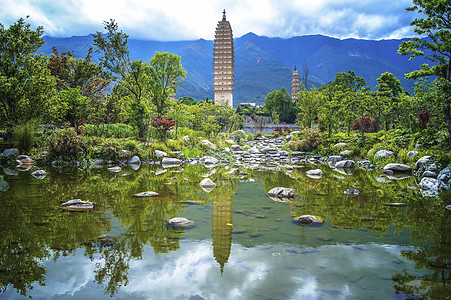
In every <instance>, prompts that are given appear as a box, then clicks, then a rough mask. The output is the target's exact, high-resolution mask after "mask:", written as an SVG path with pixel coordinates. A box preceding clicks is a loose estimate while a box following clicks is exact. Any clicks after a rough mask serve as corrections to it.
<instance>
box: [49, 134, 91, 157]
mask: <svg viewBox="0 0 451 300" xmlns="http://www.w3.org/2000/svg"><path fill="white" fill-rule="evenodd" d="M46 146H47V149H48V153H49V157H50V158H54V159H58V160H72V159H76V158H78V157H80V156H81V155H82V154H83V153H85V152H86V145H85V142H84V141H83V138H82V137H81V136H79V135H77V133H76V132H75V130H74V129H72V128H70V129H61V130H57V131H54V132H53V133H52V134H51V135H50V136H48V137H47V139H46Z"/></svg>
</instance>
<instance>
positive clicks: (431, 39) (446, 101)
mask: <svg viewBox="0 0 451 300" xmlns="http://www.w3.org/2000/svg"><path fill="white" fill-rule="evenodd" d="M413 4H414V5H413V6H412V7H408V8H406V10H407V11H410V12H417V13H419V14H420V16H421V17H419V18H416V19H415V20H413V21H412V22H411V23H410V25H411V26H415V29H414V32H415V33H416V34H418V35H419V37H414V38H413V39H411V40H410V41H405V42H403V43H402V44H401V45H400V46H399V50H398V53H399V54H401V55H410V59H414V58H416V57H418V56H420V57H424V58H425V59H427V60H429V61H430V62H432V63H433V65H432V66H429V65H428V64H423V65H422V66H421V68H420V70H416V71H413V72H410V73H408V74H407V75H406V78H414V79H415V78H419V77H423V76H430V75H434V76H437V78H438V81H437V84H438V86H439V88H440V89H441V90H442V99H441V102H442V103H443V113H444V119H445V122H446V124H447V125H448V132H449V138H448V142H449V144H450V145H451V116H450V105H451V82H450V81H451V31H450V30H451V3H450V1H449V0H413Z"/></svg>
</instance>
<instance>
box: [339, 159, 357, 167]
mask: <svg viewBox="0 0 451 300" xmlns="http://www.w3.org/2000/svg"><path fill="white" fill-rule="evenodd" d="M354 165H355V162H354V161H353V160H340V161H339V162H337V163H336V164H335V167H336V168H343V169H344V168H354Z"/></svg>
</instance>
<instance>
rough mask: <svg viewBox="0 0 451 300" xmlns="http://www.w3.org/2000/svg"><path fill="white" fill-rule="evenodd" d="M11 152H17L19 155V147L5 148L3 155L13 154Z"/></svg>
mask: <svg viewBox="0 0 451 300" xmlns="http://www.w3.org/2000/svg"><path fill="white" fill-rule="evenodd" d="M11 154H17V155H19V149H17V148H11V149H5V150H4V151H3V155H5V156H6V155H11Z"/></svg>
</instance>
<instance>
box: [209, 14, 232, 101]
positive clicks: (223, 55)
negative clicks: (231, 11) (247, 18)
mask: <svg viewBox="0 0 451 300" xmlns="http://www.w3.org/2000/svg"><path fill="white" fill-rule="evenodd" d="M213 56H214V57H213V66H214V68H213V77H214V78H213V92H214V94H215V104H217V105H228V106H230V107H233V84H234V83H235V82H234V63H235V58H234V51H233V35H232V27H230V23H229V21H227V20H226V12H225V9H224V12H223V16H222V21H220V22H218V26H217V27H216V33H215V44H214V52H213Z"/></svg>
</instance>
